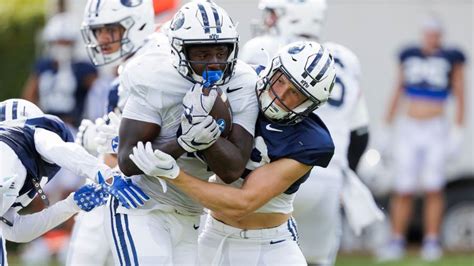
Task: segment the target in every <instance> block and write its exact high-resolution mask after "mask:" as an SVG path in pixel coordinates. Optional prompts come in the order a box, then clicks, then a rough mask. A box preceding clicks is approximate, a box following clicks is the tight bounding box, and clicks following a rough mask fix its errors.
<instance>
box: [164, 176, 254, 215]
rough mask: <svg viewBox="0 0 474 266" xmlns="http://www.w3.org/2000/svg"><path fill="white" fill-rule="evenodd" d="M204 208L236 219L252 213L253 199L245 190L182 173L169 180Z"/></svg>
mask: <svg viewBox="0 0 474 266" xmlns="http://www.w3.org/2000/svg"><path fill="white" fill-rule="evenodd" d="M168 181H169V182H170V183H172V184H174V185H175V186H177V187H178V188H180V189H181V190H182V191H183V192H184V193H186V194H187V195H189V196H190V197H191V198H193V199H195V200H196V201H198V202H199V203H201V204H202V205H203V206H204V207H206V208H208V209H210V210H212V211H216V212H220V213H223V214H224V215H225V216H228V217H234V218H236V219H238V218H241V217H242V216H245V215H246V214H248V213H250V212H251V211H250V208H252V204H251V203H252V197H251V196H250V194H249V193H246V192H245V191H244V190H241V189H237V188H234V187H231V186H226V185H222V184H214V183H209V182H206V181H202V180H200V179H198V178H195V177H192V176H190V175H188V174H187V173H185V172H183V171H181V172H180V174H179V176H178V177H177V178H176V179H173V180H168Z"/></svg>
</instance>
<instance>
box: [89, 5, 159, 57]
mask: <svg viewBox="0 0 474 266" xmlns="http://www.w3.org/2000/svg"><path fill="white" fill-rule="evenodd" d="M107 25H120V26H122V27H123V29H124V32H123V34H122V38H121V39H119V40H113V41H112V42H120V45H121V48H120V49H119V50H118V51H116V52H113V53H111V54H104V53H103V52H102V49H101V46H100V44H99V42H98V40H97V38H96V35H95V34H94V30H95V29H98V28H101V27H104V26H107ZM154 30H155V23H154V14H153V2H152V0H89V1H88V3H87V5H86V9H85V12H84V20H83V22H82V27H81V32H82V38H83V39H84V42H85V44H86V49H87V53H88V54H89V57H90V59H91V60H92V62H93V63H94V65H96V66H99V65H104V64H108V63H110V62H113V61H116V60H118V59H120V58H122V57H124V56H127V55H130V54H132V53H134V52H135V51H137V50H138V49H139V48H140V47H141V46H142V45H143V43H144V42H145V39H146V37H147V36H148V35H150V34H151V33H153V32H154Z"/></svg>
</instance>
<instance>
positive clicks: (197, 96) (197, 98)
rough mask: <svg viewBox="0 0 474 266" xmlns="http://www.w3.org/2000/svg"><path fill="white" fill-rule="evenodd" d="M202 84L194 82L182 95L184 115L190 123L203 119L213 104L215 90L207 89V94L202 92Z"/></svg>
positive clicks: (215, 94) (215, 95)
mask: <svg viewBox="0 0 474 266" xmlns="http://www.w3.org/2000/svg"><path fill="white" fill-rule="evenodd" d="M203 90H204V87H203V85H202V84H198V83H196V84H195V85H194V86H193V87H192V88H191V89H190V90H189V91H188V92H187V93H186V95H185V96H184V98H183V108H184V115H185V117H186V119H187V120H188V122H189V123H190V124H197V123H199V122H201V121H202V120H204V118H206V116H207V115H209V112H210V111H211V110H212V107H213V106H214V102H215V101H216V97H217V95H218V93H217V90H215V89H207V90H208V94H207V95H205V94H204V93H203Z"/></svg>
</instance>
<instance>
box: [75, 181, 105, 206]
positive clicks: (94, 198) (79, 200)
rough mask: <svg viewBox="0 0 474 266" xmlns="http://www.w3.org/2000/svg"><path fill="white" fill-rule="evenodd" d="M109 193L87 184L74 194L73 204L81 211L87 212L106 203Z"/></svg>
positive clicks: (99, 187) (97, 186)
mask: <svg viewBox="0 0 474 266" xmlns="http://www.w3.org/2000/svg"><path fill="white" fill-rule="evenodd" d="M108 197H109V193H108V192H107V191H106V190H105V189H104V188H103V187H102V186H99V185H96V184H87V185H84V186H82V187H80V188H79V189H78V190H77V191H76V192H74V197H73V198H74V202H75V203H76V205H77V206H78V207H79V208H80V209H81V210H83V211H86V212H89V211H91V210H93V209H94V208H95V207H98V206H101V205H104V204H105V203H106V202H107V198H108Z"/></svg>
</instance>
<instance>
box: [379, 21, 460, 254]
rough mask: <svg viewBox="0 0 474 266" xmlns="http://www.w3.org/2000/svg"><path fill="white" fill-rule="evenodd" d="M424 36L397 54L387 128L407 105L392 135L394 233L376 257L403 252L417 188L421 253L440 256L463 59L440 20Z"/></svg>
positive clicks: (456, 140) (427, 27)
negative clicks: (451, 101)
mask: <svg viewBox="0 0 474 266" xmlns="http://www.w3.org/2000/svg"><path fill="white" fill-rule="evenodd" d="M422 34H423V39H422V45H420V46H410V47H407V48H405V49H404V50H403V51H402V52H401V53H400V56H399V74H398V81H397V84H396V88H395V89H396V90H395V92H394V95H393V97H392V99H391V101H390V105H389V108H388V111H387V115H386V119H385V122H386V124H387V126H390V125H392V124H393V122H394V120H395V116H396V114H397V112H398V111H399V110H400V109H401V108H400V106H401V103H402V102H404V103H405V106H406V109H404V110H403V112H404V114H403V116H402V117H401V119H400V121H399V122H400V123H399V124H398V125H397V129H396V130H395V132H396V134H394V138H393V139H395V143H394V146H393V147H394V149H393V151H394V153H393V157H394V162H395V165H394V166H395V167H394V169H395V178H394V181H395V182H394V190H395V191H394V192H395V193H394V196H393V198H392V200H391V203H392V205H391V209H390V214H391V217H392V237H391V240H390V241H389V242H388V243H387V245H385V246H384V247H383V249H380V250H379V252H378V254H377V255H378V258H379V259H380V260H397V259H401V258H402V257H403V256H404V255H405V236H404V235H405V231H406V228H407V225H408V220H409V218H410V212H411V210H412V201H413V194H414V193H415V192H416V191H417V190H419V189H420V190H422V191H423V192H424V193H425V201H424V204H425V207H424V219H423V222H424V241H423V247H422V250H421V256H422V258H423V259H425V260H428V261H433V260H438V259H439V258H440V257H441V256H442V249H441V245H440V242H439V237H438V234H439V230H440V226H441V222H442V214H443V206H444V200H443V187H444V184H445V177H444V174H445V168H446V162H447V159H448V158H449V157H452V156H453V155H455V153H456V151H457V150H459V149H460V148H461V145H462V137H461V136H462V134H461V133H462V131H463V130H462V129H463V128H464V125H465V122H464V120H465V119H464V117H465V107H464V63H465V60H466V58H465V55H464V54H463V52H462V51H461V50H459V49H457V48H451V47H446V46H443V44H442V36H443V28H442V25H441V22H440V21H439V20H438V18H436V17H430V18H427V19H426V20H425V22H424V24H423V27H422ZM451 94H452V95H453V96H454V97H455V103H456V107H455V110H456V111H455V123H454V126H453V127H452V129H453V130H452V132H451V135H449V133H450V132H448V130H447V129H448V128H449V125H448V123H447V121H446V117H445V112H446V106H447V105H446V103H447V99H448V98H449V96H450V95H451ZM387 131H388V130H387ZM446 140H448V141H446ZM418 185H419V186H420V187H417V186H418Z"/></svg>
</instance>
